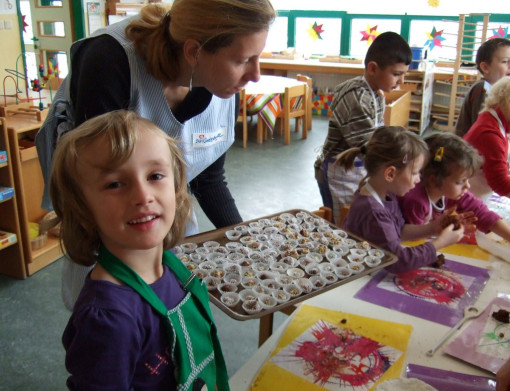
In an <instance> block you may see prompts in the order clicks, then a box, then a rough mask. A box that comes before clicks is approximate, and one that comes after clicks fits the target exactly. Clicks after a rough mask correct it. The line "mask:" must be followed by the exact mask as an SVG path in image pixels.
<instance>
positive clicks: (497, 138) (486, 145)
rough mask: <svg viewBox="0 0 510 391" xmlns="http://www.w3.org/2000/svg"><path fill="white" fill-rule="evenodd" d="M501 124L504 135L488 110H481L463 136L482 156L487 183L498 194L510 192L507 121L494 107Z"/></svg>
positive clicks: (503, 194) (502, 194) (504, 194)
mask: <svg viewBox="0 0 510 391" xmlns="http://www.w3.org/2000/svg"><path fill="white" fill-rule="evenodd" d="M495 111H496V113H497V115H498V117H499V119H500V120H501V123H502V124H503V127H504V131H505V137H503V134H502V133H501V130H500V129H499V124H498V121H497V120H496V119H495V118H494V117H493V116H492V114H491V113H489V112H488V111H483V112H482V113H480V115H479V116H478V119H477V120H476V122H475V123H474V124H473V126H472V127H471V129H469V131H468V132H467V133H466V135H465V136H464V140H466V141H468V142H469V143H470V144H471V145H473V146H474V147H475V148H476V149H477V150H478V152H479V153H480V155H482V156H483V159H484V163H483V167H482V169H483V173H484V175H485V179H486V180H487V184H488V185H489V186H490V187H491V188H492V190H494V191H495V192H496V193H498V194H499V195H500V196H506V195H508V194H509V193H510V176H509V175H508V132H509V126H508V121H507V120H506V119H505V117H504V116H503V113H502V112H501V110H500V109H499V108H496V109H495Z"/></svg>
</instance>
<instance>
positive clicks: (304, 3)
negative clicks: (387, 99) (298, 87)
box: [271, 0, 508, 16]
mask: <svg viewBox="0 0 510 391" xmlns="http://www.w3.org/2000/svg"><path fill="white" fill-rule="evenodd" d="M271 3H272V4H273V7H275V8H276V9H280V10H292V9H295V10H296V9H297V10H318V11H320V10H323V11H347V12H348V13H350V14H386V15H392V14H393V15H395V14H396V15H402V14H406V13H407V14H409V15H454V16H455V15H459V14H462V13H465V14H469V13H495V14H506V13H508V3H507V2H506V1H491V2H483V1H480V0H463V1H459V0H391V1H380V0H364V1H350V2H347V1H340V0H320V1H310V0H271ZM429 3H430V4H437V6H436V7H433V6H431V5H430V4H429Z"/></svg>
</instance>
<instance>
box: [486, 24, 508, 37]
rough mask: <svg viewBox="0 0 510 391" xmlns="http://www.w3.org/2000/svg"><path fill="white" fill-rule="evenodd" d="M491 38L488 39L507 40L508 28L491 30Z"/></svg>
mask: <svg viewBox="0 0 510 391" xmlns="http://www.w3.org/2000/svg"><path fill="white" fill-rule="evenodd" d="M492 34H493V35H492V37H489V38H488V39H492V38H507V37H508V27H505V28H503V27H501V26H499V27H498V28H497V29H492Z"/></svg>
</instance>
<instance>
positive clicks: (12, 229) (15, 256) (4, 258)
mask: <svg viewBox="0 0 510 391" xmlns="http://www.w3.org/2000/svg"><path fill="white" fill-rule="evenodd" d="M0 150H2V151H5V152H6V153H7V161H5V162H2V163H0V186H3V187H10V188H13V189H15V184H14V177H13V169H12V153H11V151H10V147H9V142H8V139H7V126H6V122H5V118H0ZM0 216H1V217H0V230H1V231H5V232H9V233H12V234H15V235H16V240H15V242H13V243H11V244H9V245H8V246H6V247H3V248H1V249H0V273H3V274H7V275H9V276H12V277H16V278H25V277H26V276H27V272H26V267H25V261H24V256H23V248H22V245H21V230H20V224H19V216H18V205H17V197H16V191H14V195H13V196H12V197H10V198H6V199H4V200H2V201H0Z"/></svg>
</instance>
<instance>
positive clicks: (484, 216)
mask: <svg viewBox="0 0 510 391" xmlns="http://www.w3.org/2000/svg"><path fill="white" fill-rule="evenodd" d="M425 142H426V143H427V145H428V146H429V151H430V158H429V159H428V162H427V163H426V165H425V167H424V168H423V170H422V175H421V179H422V181H421V182H420V183H418V184H417V185H416V187H415V188H414V189H412V190H411V191H409V192H408V193H407V194H405V195H404V196H403V197H400V198H399V204H400V209H401V210H402V213H403V214H404V218H405V220H406V222H407V223H410V224H426V223H429V222H430V221H432V220H434V219H436V218H438V217H439V216H442V215H451V213H453V212H454V211H456V212H457V215H451V216H450V220H451V221H454V222H455V220H458V219H464V220H465V219H466V218H469V217H470V216H474V218H473V219H472V222H475V221H476V228H477V229H478V230H480V231H482V232H484V233H488V232H489V231H493V232H494V233H496V234H498V235H499V236H501V237H503V238H504V239H506V240H510V226H509V225H508V224H506V223H505V222H504V221H503V220H502V219H501V217H500V216H498V215H497V214H496V213H494V212H491V211H490V210H489V209H488V208H487V206H486V205H485V204H484V203H483V201H482V200H480V199H479V198H476V197H475V196H474V195H473V194H472V193H471V192H470V191H469V188H470V185H469V180H470V178H471V177H472V176H473V175H474V174H475V173H476V172H477V171H478V170H479V168H480V166H481V165H482V158H481V156H480V155H479V154H478V152H477V151H476V149H474V148H473V147H472V146H471V145H470V144H469V143H468V142H466V141H464V140H462V139H461V138H460V137H458V136H456V135H454V134H451V133H436V134H434V135H432V136H429V137H427V138H426V139H425Z"/></svg>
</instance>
